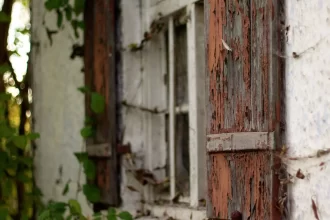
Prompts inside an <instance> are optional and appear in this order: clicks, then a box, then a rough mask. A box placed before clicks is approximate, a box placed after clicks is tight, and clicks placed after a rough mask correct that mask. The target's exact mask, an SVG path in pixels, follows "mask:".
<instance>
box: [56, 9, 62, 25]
mask: <svg viewBox="0 0 330 220" xmlns="http://www.w3.org/2000/svg"><path fill="white" fill-rule="evenodd" d="M56 14H57V27H58V28H60V27H62V24H63V13H62V12H61V11H60V10H59V9H57V10H56Z"/></svg>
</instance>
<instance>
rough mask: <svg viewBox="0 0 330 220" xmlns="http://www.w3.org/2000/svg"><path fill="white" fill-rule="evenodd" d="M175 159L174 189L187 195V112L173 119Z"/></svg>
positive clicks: (167, 130) (168, 168) (168, 165)
mask: <svg viewBox="0 0 330 220" xmlns="http://www.w3.org/2000/svg"><path fill="white" fill-rule="evenodd" d="M175 120H176V121H175V125H176V126H175V157H176V158H175V159H176V161H175V162H176V190H177V192H180V193H182V195H183V196H189V190H190V188H189V187H190V186H189V172H190V168H189V116H188V113H184V114H177V115H176V119H175ZM168 123H169V121H168V114H166V143H167V146H168V148H167V165H166V176H170V152H169V140H168V134H169V129H168Z"/></svg>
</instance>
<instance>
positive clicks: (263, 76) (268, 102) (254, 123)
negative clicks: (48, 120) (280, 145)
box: [206, 0, 280, 134]
mask: <svg viewBox="0 0 330 220" xmlns="http://www.w3.org/2000/svg"><path fill="white" fill-rule="evenodd" d="M209 3H210V5H209V7H210V8H209V11H208V12H207V13H209V19H208V21H207V25H208V26H209V28H208V31H207V33H206V34H207V41H208V45H207V55H208V61H207V73H206V74H207V77H208V78H209V81H208V85H207V87H208V90H209V91H208V92H209V98H208V100H209V104H208V109H211V110H209V113H208V114H210V115H208V118H209V119H210V120H211V123H210V124H209V125H208V133H212V134H217V133H224V132H242V131H246V132H248V131H273V130H275V129H276V121H277V120H279V116H280V109H279V108H277V106H279V103H280V102H279V96H278V93H277V92H278V87H279V74H277V73H278V72H277V70H278V69H279V68H278V65H279V63H280V58H279V57H276V56H274V55H273V53H272V51H278V47H279V43H278V42H277V41H278V37H277V35H278V34H277V33H278V29H277V26H278V21H277V20H276V19H275V12H274V11H275V5H274V3H273V1H271V0H270V1H266V0H250V1H238V0H233V1H209ZM273 30H275V31H276V33H275V31H274V33H273ZM222 40H224V41H225V42H226V43H227V44H228V45H229V47H230V48H231V49H232V51H229V50H227V49H226V48H225V47H224V45H223V43H222Z"/></svg>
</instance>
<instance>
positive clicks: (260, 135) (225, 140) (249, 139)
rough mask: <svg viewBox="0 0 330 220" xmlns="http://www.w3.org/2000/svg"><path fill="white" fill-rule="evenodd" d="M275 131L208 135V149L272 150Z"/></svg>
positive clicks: (209, 150) (210, 150) (215, 150)
mask: <svg viewBox="0 0 330 220" xmlns="http://www.w3.org/2000/svg"><path fill="white" fill-rule="evenodd" d="M274 146H275V144H274V132H238V133H223V134H211V135H208V136H207V146H206V148H207V151H208V152H220V151H240V150H270V149H275V148H274Z"/></svg>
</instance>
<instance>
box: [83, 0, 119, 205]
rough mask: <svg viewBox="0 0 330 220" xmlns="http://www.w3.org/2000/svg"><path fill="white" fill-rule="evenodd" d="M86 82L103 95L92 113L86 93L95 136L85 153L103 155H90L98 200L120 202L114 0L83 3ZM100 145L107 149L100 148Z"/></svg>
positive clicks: (87, 108) (106, 202)
mask: <svg viewBox="0 0 330 220" xmlns="http://www.w3.org/2000/svg"><path fill="white" fill-rule="evenodd" d="M85 4H86V5H85V54H84V63H85V68H84V71H85V85H86V86H87V87H89V88H91V90H92V91H93V92H94V91H95V92H97V93H99V94H101V95H103V96H104V97H105V111H104V112H103V113H102V114H98V115H96V114H93V113H92V111H91V109H90V103H91V100H90V97H89V96H86V116H87V117H92V118H93V119H94V123H95V124H94V125H95V129H96V133H95V136H94V137H93V138H90V139H88V140H87V141H86V148H87V152H95V150H93V149H91V148H93V147H95V148H98V152H106V153H105V155H99V154H93V155H90V156H91V158H92V159H93V160H94V161H95V163H96V166H97V175H96V184H97V186H98V187H99V188H100V190H101V201H100V203H102V204H106V205H110V206H118V205H119V201H120V200H119V194H120V190H119V177H118V176H119V170H118V164H117V148H116V146H117V143H116V142H117V141H116V136H117V132H118V131H117V122H116V94H117V92H116V66H115V65H116V57H115V54H116V46H115V38H116V20H115V13H116V10H115V8H116V5H115V4H116V3H115V0H98V1H91V0H87V1H86V3H85ZM102 147H106V148H110V150H109V149H104V150H103V149H100V148H102Z"/></svg>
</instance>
